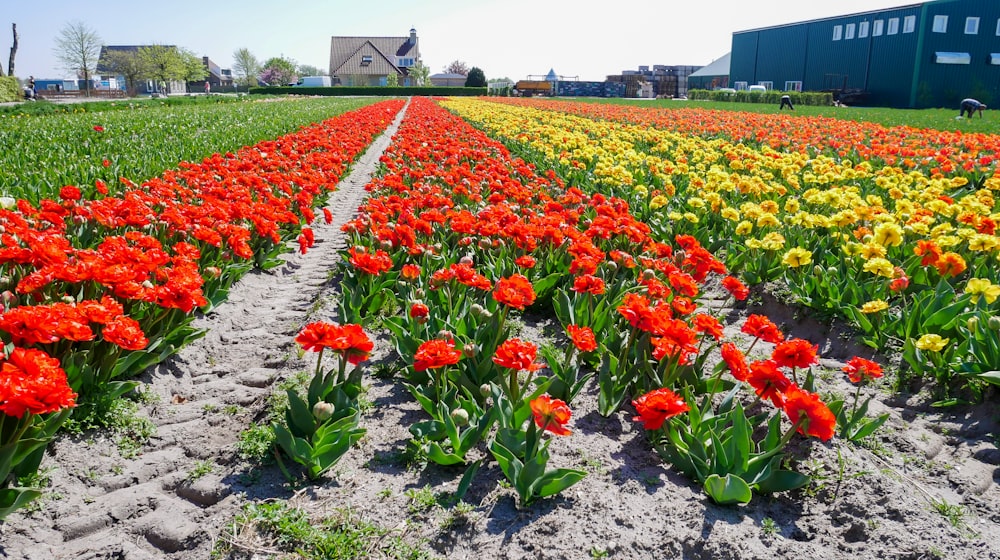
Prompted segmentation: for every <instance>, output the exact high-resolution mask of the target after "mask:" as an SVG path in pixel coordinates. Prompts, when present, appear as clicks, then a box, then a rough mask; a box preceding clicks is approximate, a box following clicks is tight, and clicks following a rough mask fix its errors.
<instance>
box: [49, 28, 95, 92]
mask: <svg viewBox="0 0 1000 560" xmlns="http://www.w3.org/2000/svg"><path fill="white" fill-rule="evenodd" d="M101 43H103V41H102V40H101V37H100V35H98V34H97V32H96V31H94V30H93V29H91V28H89V27H87V25H86V24H85V23H83V22H82V21H71V22H69V23H67V24H66V26H65V27H63V28H62V29H61V30H60V31H59V35H58V36H57V37H56V45H55V47H54V48H53V49H52V50H53V52H54V53H55V55H56V58H57V59H58V60H59V62H60V63H61V64H62V65H63V67H64V68H65V69H66V70H67V71H69V72H72V73H74V74H76V75H77V76H81V75H82V76H83V81H84V84H85V85H84V87H85V89H86V94H87V96H88V97H89V96H90V76H91V74H93V73H94V69H95V68H96V67H97V60H98V58H99V57H100V55H101Z"/></svg>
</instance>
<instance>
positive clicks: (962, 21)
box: [914, 0, 1000, 111]
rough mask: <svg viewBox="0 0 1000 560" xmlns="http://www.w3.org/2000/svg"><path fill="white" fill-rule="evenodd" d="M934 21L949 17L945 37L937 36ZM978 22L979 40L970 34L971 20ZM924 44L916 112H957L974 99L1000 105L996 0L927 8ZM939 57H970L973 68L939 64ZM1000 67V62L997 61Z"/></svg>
mask: <svg viewBox="0 0 1000 560" xmlns="http://www.w3.org/2000/svg"><path fill="white" fill-rule="evenodd" d="M935 16H947V18H948V25H947V29H946V32H945V33H935V32H934V31H933V30H932V26H933V23H934V18H935ZM970 17H978V18H979V29H978V32H977V33H975V34H967V33H966V32H965V31H966V29H965V26H966V19H967V18H970ZM926 20H927V21H926V22H925V25H924V32H925V35H924V42H923V48H922V49H921V53H920V59H919V66H920V68H919V74H918V76H917V80H916V87H915V92H914V98H915V99H914V105H916V106H917V107H954V108H955V110H956V111H958V105H959V103H960V102H961V100H962V99H964V98H966V97H972V98H975V99H978V100H980V101H982V102H983V103H986V104H987V105H994V104H1000V65H997V64H992V63H991V62H992V60H991V58H992V57H991V56H990V55H991V54H994V53H998V54H1000V36H998V35H997V30H998V20H1000V2H997V0H961V1H954V0H951V1H939V2H931V3H929V4H927V5H926ZM935 53H968V54H969V55H970V59H969V61H970V63H969V64H944V63H940V62H937V61H936V60H937V57H936V55H935ZM998 62H1000V61H998Z"/></svg>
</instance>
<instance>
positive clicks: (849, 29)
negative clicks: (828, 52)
mask: <svg viewBox="0 0 1000 560" xmlns="http://www.w3.org/2000/svg"><path fill="white" fill-rule="evenodd" d="M853 38H854V24H853V23H848V24H847V25H845V26H844V39H853Z"/></svg>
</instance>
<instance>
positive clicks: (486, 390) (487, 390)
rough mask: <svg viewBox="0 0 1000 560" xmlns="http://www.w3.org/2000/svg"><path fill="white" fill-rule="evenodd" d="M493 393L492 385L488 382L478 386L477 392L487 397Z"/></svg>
mask: <svg viewBox="0 0 1000 560" xmlns="http://www.w3.org/2000/svg"><path fill="white" fill-rule="evenodd" d="M492 393H493V387H491V386H490V384H489V383H483V384H482V385H480V386H479V394H480V395H482V396H484V397H488V396H490V395H491V394H492Z"/></svg>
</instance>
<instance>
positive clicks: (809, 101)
mask: <svg viewBox="0 0 1000 560" xmlns="http://www.w3.org/2000/svg"><path fill="white" fill-rule="evenodd" d="M783 95H787V96H789V97H791V99H792V104H793V105H833V94H832V93H830V92H820V91H805V92H803V91H776V90H772V89H769V90H767V91H748V90H740V91H720V90H706V89H691V90H688V94H687V97H688V99H702V100H707V101H735V102H738V103H769V104H774V105H779V104H780V103H781V96H783Z"/></svg>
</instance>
